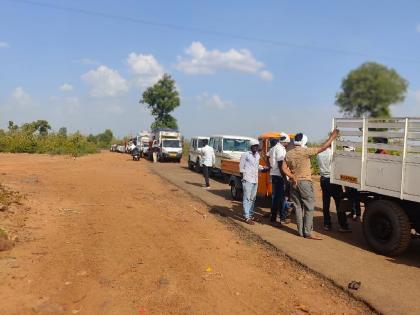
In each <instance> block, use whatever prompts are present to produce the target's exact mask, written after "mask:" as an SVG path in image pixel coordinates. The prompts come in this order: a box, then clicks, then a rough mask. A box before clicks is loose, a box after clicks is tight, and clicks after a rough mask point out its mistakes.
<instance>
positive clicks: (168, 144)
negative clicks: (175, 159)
mask: <svg viewBox="0 0 420 315" xmlns="http://www.w3.org/2000/svg"><path fill="white" fill-rule="evenodd" d="M162 147H164V148H180V147H181V143H180V141H179V140H163V143H162Z"/></svg>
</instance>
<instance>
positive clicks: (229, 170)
mask: <svg viewBox="0 0 420 315" xmlns="http://www.w3.org/2000/svg"><path fill="white" fill-rule="evenodd" d="M290 136H291V138H292V137H293V135H290ZM272 139H280V133H279V132H266V133H264V134H262V135H260V136H259V137H258V141H259V143H260V165H261V166H267V162H266V159H267V154H268V151H269V150H270V141H271V140H272ZM221 169H222V173H223V174H225V175H228V176H227V177H228V183H229V186H230V192H231V196H232V199H234V200H242V193H243V190H242V181H241V174H240V173H239V160H222V161H221ZM271 193H272V187H271V180H270V173H269V172H266V173H263V172H260V173H259V175H258V188H257V196H258V197H262V198H265V197H270V196H271Z"/></svg>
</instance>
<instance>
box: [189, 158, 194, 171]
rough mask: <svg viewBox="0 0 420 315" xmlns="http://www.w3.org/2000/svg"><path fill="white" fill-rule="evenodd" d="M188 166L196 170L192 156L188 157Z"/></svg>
mask: <svg viewBox="0 0 420 315" xmlns="http://www.w3.org/2000/svg"><path fill="white" fill-rule="evenodd" d="M188 168H189V169H190V171H193V170H194V164H193V162H191V159H190V157H188Z"/></svg>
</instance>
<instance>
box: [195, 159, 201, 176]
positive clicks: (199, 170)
mask: <svg viewBox="0 0 420 315" xmlns="http://www.w3.org/2000/svg"><path fill="white" fill-rule="evenodd" d="M194 170H195V171H196V172H197V173H201V171H202V169H201V166H200V160H199V159H197V161H196V162H195V165H194Z"/></svg>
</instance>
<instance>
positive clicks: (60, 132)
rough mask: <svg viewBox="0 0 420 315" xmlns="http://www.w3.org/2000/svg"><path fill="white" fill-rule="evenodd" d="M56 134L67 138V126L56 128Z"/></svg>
mask: <svg viewBox="0 0 420 315" xmlns="http://www.w3.org/2000/svg"><path fill="white" fill-rule="evenodd" d="M58 135H59V136H61V137H63V138H67V128H66V127H61V128H60V129H58Z"/></svg>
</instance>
